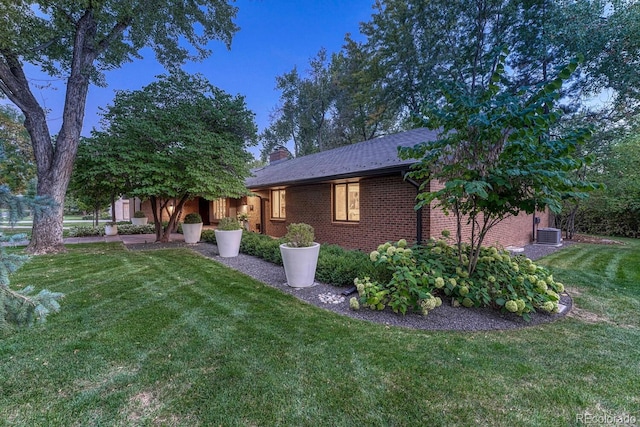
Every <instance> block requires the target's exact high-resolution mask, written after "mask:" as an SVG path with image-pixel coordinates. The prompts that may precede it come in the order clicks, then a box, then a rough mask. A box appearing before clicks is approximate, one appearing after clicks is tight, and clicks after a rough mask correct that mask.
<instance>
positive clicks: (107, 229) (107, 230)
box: [104, 224, 118, 236]
mask: <svg viewBox="0 0 640 427" xmlns="http://www.w3.org/2000/svg"><path fill="white" fill-rule="evenodd" d="M104 234H105V236H115V235H116V234H118V225H117V224H116V225H105V226H104Z"/></svg>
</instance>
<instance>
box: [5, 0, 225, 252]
mask: <svg viewBox="0 0 640 427" xmlns="http://www.w3.org/2000/svg"><path fill="white" fill-rule="evenodd" d="M236 12H237V9H236V8H235V7H232V6H231V5H229V4H228V2H227V1H225V0H194V1H184V0H144V1H142V0H104V1H93V0H86V1H75V0H58V1H55V2H53V1H50V0H32V1H25V0H0V16H2V18H3V24H2V25H1V26H0V93H2V94H4V95H5V96H6V97H7V98H8V99H9V100H10V101H11V102H12V103H13V104H15V105H16V106H17V107H18V108H19V109H20V110H21V111H22V113H23V114H24V116H25V127H26V128H27V131H28V132H29V136H30V138H31V144H32V146H33V151H34V154H35V161H36V167H37V179H38V189H37V191H38V195H41V196H48V197H49V198H50V199H51V200H53V202H55V205H56V208H55V209H53V210H52V211H50V212H47V213H46V214H45V213H43V214H38V215H36V216H35V217H34V221H33V232H32V236H31V242H30V244H29V247H28V250H29V251H30V252H31V253H34V254H39V253H48V252H56V251H61V250H64V246H63V243H62V215H63V206H64V196H65V193H66V190H67V186H68V183H69V179H70V176H71V172H72V168H73V162H74V159H75V156H76V150H77V147H78V142H79V139H80V132H81V130H82V122H83V119H84V110H85V104H86V99H87V93H88V89H89V84H90V83H91V82H92V83H95V84H100V85H104V84H105V81H104V76H103V74H102V72H103V71H105V70H110V69H114V68H118V67H120V66H121V65H122V64H123V63H125V62H130V61H132V60H133V59H135V58H139V57H140V54H139V51H140V50H141V49H142V48H144V47H146V46H149V47H151V48H152V49H153V50H154V52H155V54H156V57H157V59H158V61H159V62H160V63H161V64H162V65H163V66H165V67H168V68H175V67H176V66H178V65H180V64H182V63H183V62H185V61H186V60H192V59H201V58H204V57H206V56H208V55H209V53H210V51H209V50H208V49H207V48H206V46H207V43H208V42H209V41H211V40H221V41H223V42H224V43H225V44H226V46H227V47H229V46H230V44H231V38H232V36H233V34H234V33H235V32H236V31H237V30H238V27H236V25H235V24H234V23H233V22H232V19H233V18H234V17H235V15H236ZM28 64H29V65H32V66H34V67H36V68H39V69H40V70H41V71H42V72H45V73H48V74H50V75H51V76H53V77H55V78H58V79H62V80H63V81H64V82H65V91H66V92H65V102H64V108H63V111H62V112H61V113H56V115H58V116H61V117H62V120H61V126H60V129H59V130H58V131H57V133H56V135H55V137H53V138H52V136H53V133H52V132H51V130H50V129H49V125H48V123H47V113H46V111H45V108H44V107H43V106H42V105H41V103H40V101H39V100H38V97H37V96H36V95H35V94H34V91H33V89H32V85H31V84H30V79H29V77H28V76H27V73H26V72H25V71H27V70H29V68H27V65H28Z"/></svg>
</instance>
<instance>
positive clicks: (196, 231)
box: [182, 223, 202, 243]
mask: <svg viewBox="0 0 640 427" xmlns="http://www.w3.org/2000/svg"><path fill="white" fill-rule="evenodd" d="M201 233H202V223H199V224H182V235H183V236H184V242H185V243H198V242H199V241H200V234H201Z"/></svg>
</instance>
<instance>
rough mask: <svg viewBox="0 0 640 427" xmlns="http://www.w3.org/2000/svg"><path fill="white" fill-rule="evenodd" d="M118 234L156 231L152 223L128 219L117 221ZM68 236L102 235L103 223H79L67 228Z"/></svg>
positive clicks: (152, 232) (151, 232)
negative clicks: (135, 223)
mask: <svg viewBox="0 0 640 427" xmlns="http://www.w3.org/2000/svg"><path fill="white" fill-rule="evenodd" d="M116 225H117V226H118V234H154V233H155V232H156V229H155V226H154V225H153V224H146V225H133V224H131V223H130V222H128V221H121V222H117V223H116ZM67 235H68V236H69V237H91V236H104V225H98V226H97V227H96V226H92V225H80V226H75V227H71V228H69V231H68V233H67Z"/></svg>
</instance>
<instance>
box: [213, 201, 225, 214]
mask: <svg viewBox="0 0 640 427" xmlns="http://www.w3.org/2000/svg"><path fill="white" fill-rule="evenodd" d="M212 204H213V217H214V218H215V219H221V218H224V217H225V216H227V199H217V200H214V201H213V202H212Z"/></svg>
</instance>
